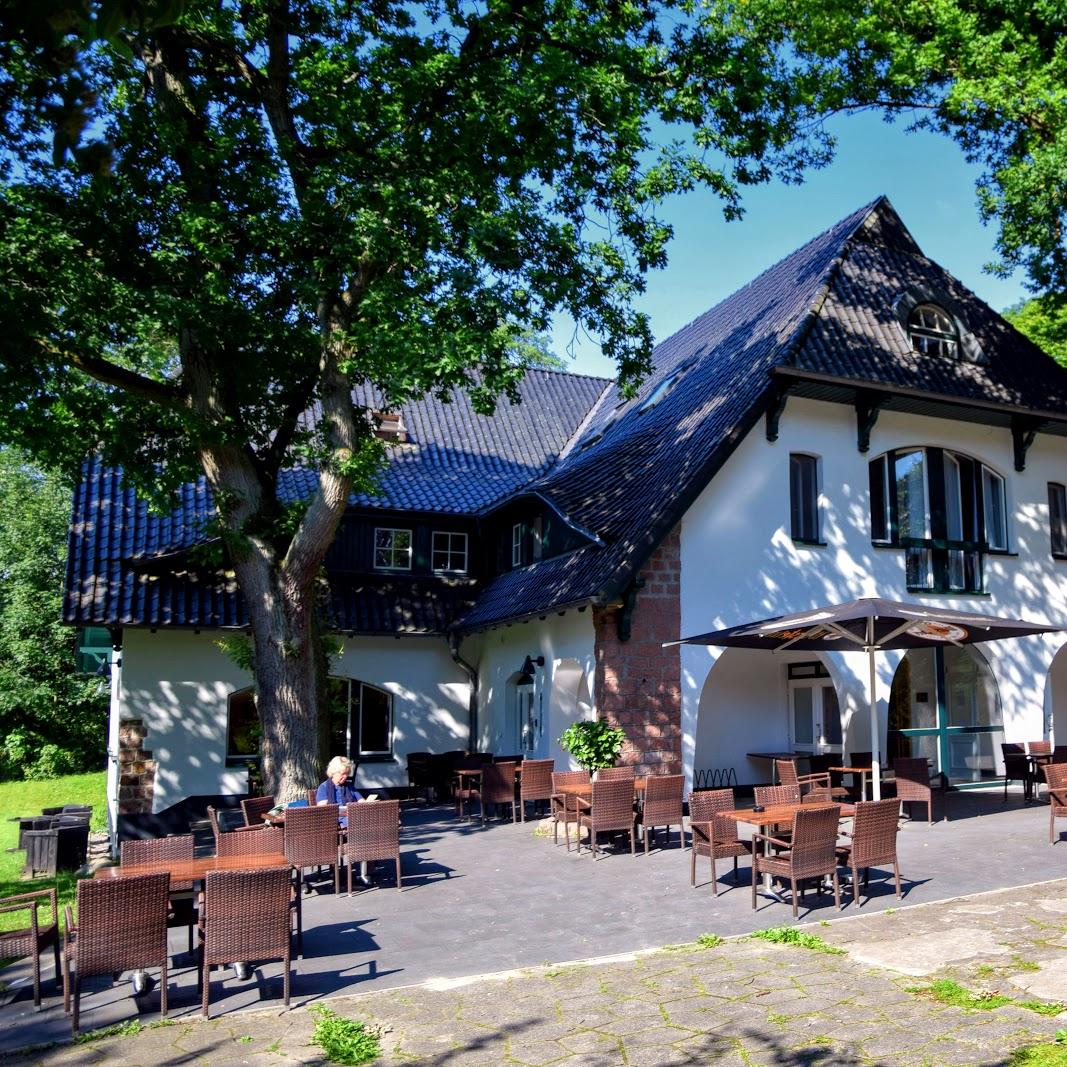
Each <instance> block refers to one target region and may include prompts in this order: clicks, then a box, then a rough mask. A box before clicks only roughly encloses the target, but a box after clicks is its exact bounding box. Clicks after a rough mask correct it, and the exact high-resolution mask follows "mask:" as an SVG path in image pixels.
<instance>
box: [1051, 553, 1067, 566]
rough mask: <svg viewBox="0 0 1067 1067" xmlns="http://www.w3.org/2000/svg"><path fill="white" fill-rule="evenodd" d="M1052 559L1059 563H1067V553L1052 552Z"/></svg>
mask: <svg viewBox="0 0 1067 1067" xmlns="http://www.w3.org/2000/svg"><path fill="white" fill-rule="evenodd" d="M1052 558H1053V559H1056V560H1059V561H1060V562H1061V563H1063V562H1067V552H1053V553H1052Z"/></svg>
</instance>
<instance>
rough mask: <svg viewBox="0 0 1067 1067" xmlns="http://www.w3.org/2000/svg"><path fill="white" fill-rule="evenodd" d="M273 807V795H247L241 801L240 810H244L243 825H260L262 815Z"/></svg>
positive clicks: (261, 823)
mask: <svg viewBox="0 0 1067 1067" xmlns="http://www.w3.org/2000/svg"><path fill="white" fill-rule="evenodd" d="M273 807H274V797H272V796H268V797H249V798H248V799H247V800H242V801H241V811H242V812H244V817H245V826H262V825H263V816H264V815H266V814H267V812H268V811H270V809H271V808H273Z"/></svg>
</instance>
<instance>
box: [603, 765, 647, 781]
mask: <svg viewBox="0 0 1067 1067" xmlns="http://www.w3.org/2000/svg"><path fill="white" fill-rule="evenodd" d="M636 777H637V771H635V770H634V768H633V766H631V765H626V766H624V767H601V768H600V770H598V771H597V772H596V780H597V781H598V782H615V781H618V780H619V779H620V778H625V779H626V780H627V781H633V779H634V778H636Z"/></svg>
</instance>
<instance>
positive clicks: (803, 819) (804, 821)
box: [752, 804, 841, 919]
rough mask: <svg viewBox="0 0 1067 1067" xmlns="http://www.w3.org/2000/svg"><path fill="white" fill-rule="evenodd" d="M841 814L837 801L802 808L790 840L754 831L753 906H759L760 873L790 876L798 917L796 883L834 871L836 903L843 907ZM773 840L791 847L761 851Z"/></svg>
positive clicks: (795, 821) (778, 876)
mask: <svg viewBox="0 0 1067 1067" xmlns="http://www.w3.org/2000/svg"><path fill="white" fill-rule="evenodd" d="M840 814H841V809H840V807H838V805H836V804H833V805H830V806H828V807H824V808H800V809H799V810H798V811H797V812H796V814H795V815H794V816H793V828H792V834H791V836H790V840H789V841H788V842H786V841H783V840H779V841H775V839H774V838H773V837H768V836H767V835H765V834H753V835H752V907H753V908H755V907H756V880H757V878H758V877H759V875H761V874H769V875H772V876H773V877H775V878H782V879H786V878H788V879H789V884H790V886H791V888H792V891H793V900H792V904H793V918H794V919H795V918H796V917H797V886H798V885H800V886H801V889H803V883H804V881H805V880H807V879H809V878H823V877H825V876H826V875H831V876H832V877H833V880H834V903H835V904H836V905H837V909H838V910H839V911H840V910H841V883H840V881H839V880H838V877H837V855H836V847H837V823H838V818H839V816H840ZM768 841H769V842H770V843H771V844H772V845H773V844H777V845H779V846H784V847H786V848H788V850H789V851H788V852H785V853H782V854H780V855H776V856H767V855H763V854H761V852H760V850H759V846H760V844H762V843H765V842H768Z"/></svg>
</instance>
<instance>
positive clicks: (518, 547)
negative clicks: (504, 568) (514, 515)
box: [511, 522, 525, 568]
mask: <svg viewBox="0 0 1067 1067" xmlns="http://www.w3.org/2000/svg"><path fill="white" fill-rule="evenodd" d="M524 525H525V524H524V523H521V522H515V523H512V524H511V566H512V568H515V567H521V566H522V565H523V556H524V552H523V547H524V546H523V542H524V540H525V537H524V534H525V529H524Z"/></svg>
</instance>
